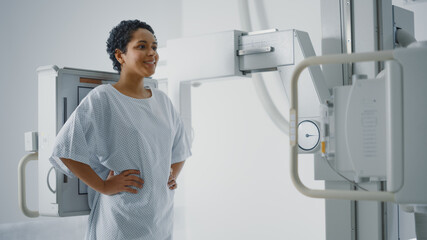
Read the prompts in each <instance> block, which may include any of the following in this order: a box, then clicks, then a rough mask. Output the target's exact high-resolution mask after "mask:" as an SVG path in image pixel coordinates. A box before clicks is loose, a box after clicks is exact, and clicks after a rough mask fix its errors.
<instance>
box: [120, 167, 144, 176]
mask: <svg viewBox="0 0 427 240" xmlns="http://www.w3.org/2000/svg"><path fill="white" fill-rule="evenodd" d="M140 173H141V171H139V170H137V169H129V170H125V171H123V172H122V173H121V174H123V175H125V176H129V175H130V174H136V175H139V174H140Z"/></svg>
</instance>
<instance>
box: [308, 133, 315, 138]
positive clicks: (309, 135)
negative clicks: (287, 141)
mask: <svg viewBox="0 0 427 240" xmlns="http://www.w3.org/2000/svg"><path fill="white" fill-rule="evenodd" d="M313 136H317V135H311V134H308V133H307V134H306V135H305V137H313Z"/></svg>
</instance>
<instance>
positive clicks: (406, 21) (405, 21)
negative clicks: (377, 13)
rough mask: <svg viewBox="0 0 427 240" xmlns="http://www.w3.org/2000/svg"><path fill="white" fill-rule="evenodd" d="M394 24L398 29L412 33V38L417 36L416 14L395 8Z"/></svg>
mask: <svg viewBox="0 0 427 240" xmlns="http://www.w3.org/2000/svg"><path fill="white" fill-rule="evenodd" d="M393 22H394V24H395V26H396V27H398V28H403V29H405V31H407V32H409V33H411V34H412V36H415V30H414V12H411V11H409V10H406V9H403V8H400V7H396V6H393Z"/></svg>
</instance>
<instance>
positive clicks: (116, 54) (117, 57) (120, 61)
mask: <svg viewBox="0 0 427 240" xmlns="http://www.w3.org/2000/svg"><path fill="white" fill-rule="evenodd" d="M122 55H123V53H122V51H120V50H119V49H116V51H115V53H114V56H115V57H116V59H117V61H118V62H119V63H120V65H122V64H123V63H124V60H123V56H122Z"/></svg>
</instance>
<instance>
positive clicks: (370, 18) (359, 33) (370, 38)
mask: <svg viewBox="0 0 427 240" xmlns="http://www.w3.org/2000/svg"><path fill="white" fill-rule="evenodd" d="M353 9H354V11H353V12H354V15H353V32H354V33H355V34H354V36H353V47H354V52H356V53H361V52H373V51H376V50H378V38H377V18H376V12H377V6H376V1H353ZM377 73H378V65H377V63H375V62H362V63H355V64H353V74H366V75H368V78H374V77H375V76H376V75H377Z"/></svg>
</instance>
